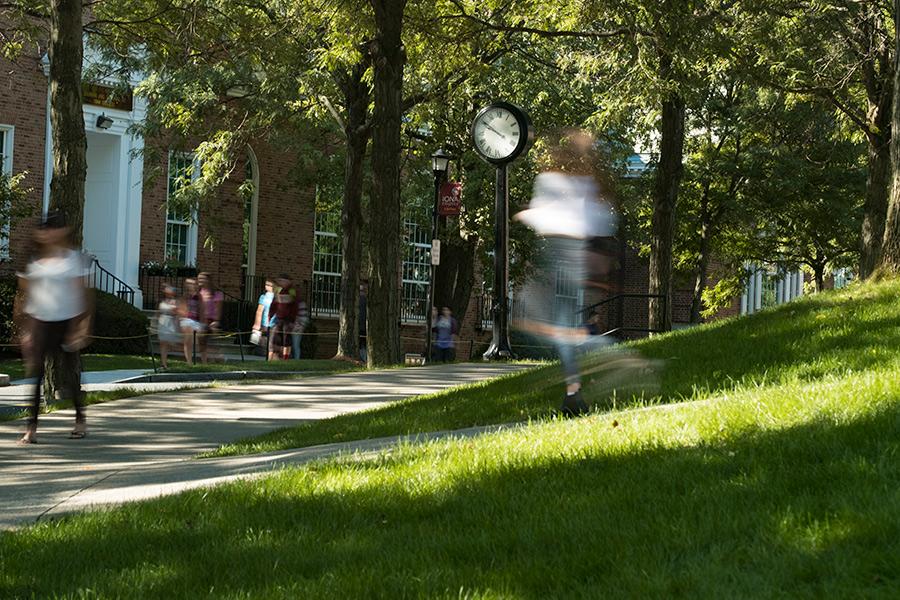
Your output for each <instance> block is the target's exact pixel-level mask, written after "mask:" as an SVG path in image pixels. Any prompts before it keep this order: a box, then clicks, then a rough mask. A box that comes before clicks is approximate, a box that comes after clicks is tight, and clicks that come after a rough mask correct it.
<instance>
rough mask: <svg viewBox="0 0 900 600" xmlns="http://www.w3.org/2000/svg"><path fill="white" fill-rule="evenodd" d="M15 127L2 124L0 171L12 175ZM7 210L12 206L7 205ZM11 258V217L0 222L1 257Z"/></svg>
mask: <svg viewBox="0 0 900 600" xmlns="http://www.w3.org/2000/svg"><path fill="white" fill-rule="evenodd" d="M13 131H14V130H13V127H12V125H0V173H2V174H3V175H5V176H6V177H12V161H13ZM5 208H6V209H7V211H8V210H9V208H10V207H5ZM7 258H9V219H8V218H7V219H4V220H3V223H2V224H0V259H7Z"/></svg>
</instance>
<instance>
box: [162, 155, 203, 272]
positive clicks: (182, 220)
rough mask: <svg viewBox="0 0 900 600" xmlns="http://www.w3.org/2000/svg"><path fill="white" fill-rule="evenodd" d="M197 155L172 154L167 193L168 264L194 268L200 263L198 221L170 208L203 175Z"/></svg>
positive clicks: (187, 213) (191, 215) (183, 211)
mask: <svg viewBox="0 0 900 600" xmlns="http://www.w3.org/2000/svg"><path fill="white" fill-rule="evenodd" d="M198 172H199V169H198V168H197V164H196V161H195V160H194V157H193V155H191V154H186V153H183V152H169V176H168V185H167V189H166V245H165V261H166V262H167V263H177V264H179V265H193V264H194V263H195V262H196V260H197V219H196V214H191V212H190V211H186V210H179V209H178V208H176V207H174V206H170V201H171V199H172V197H173V196H174V195H175V194H176V193H177V192H178V190H179V189H180V188H181V187H182V186H184V185H187V184H189V183H190V182H191V181H192V180H194V179H196V177H197V175H198V174H199V173H198Z"/></svg>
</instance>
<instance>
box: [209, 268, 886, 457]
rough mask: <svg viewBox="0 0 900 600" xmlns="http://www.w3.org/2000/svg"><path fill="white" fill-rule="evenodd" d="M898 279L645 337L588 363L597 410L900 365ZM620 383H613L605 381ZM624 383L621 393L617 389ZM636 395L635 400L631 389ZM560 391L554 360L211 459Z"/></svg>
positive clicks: (277, 435) (465, 416)
mask: <svg viewBox="0 0 900 600" xmlns="http://www.w3.org/2000/svg"><path fill="white" fill-rule="evenodd" d="M897 298H900V282H890V283H886V284H881V285H877V286H874V285H873V286H868V287H865V288H861V287H853V288H850V289H848V290H844V291H842V292H838V293H829V294H823V295H819V296H812V297H807V298H804V299H801V300H797V301H794V302H791V303H790V304H786V305H782V306H780V307H778V308H776V309H774V310H767V311H764V312H761V313H757V314H755V315H752V316H749V317H746V318H740V319H731V320H727V321H723V322H719V323H715V324H712V325H707V326H704V327H702V328H699V329H696V328H695V329H688V330H681V331H677V332H674V333H672V334H669V335H665V336H658V337H655V338H653V339H649V340H643V341H640V342H637V343H634V344H632V345H631V346H630V350H633V351H636V352H637V353H638V354H639V356H642V357H644V358H646V359H648V360H650V361H652V363H651V366H652V368H650V369H642V368H641V366H640V365H639V364H636V363H637V362H638V361H635V360H632V355H631V354H629V353H618V354H612V355H602V356H601V357H599V358H597V357H595V358H593V359H591V360H589V361H588V365H587V366H588V367H596V366H601V367H604V368H603V369H602V370H601V371H599V372H595V373H594V374H593V375H591V376H589V377H588V378H587V379H588V381H589V382H590V381H591V380H593V383H592V384H591V383H589V384H588V385H587V386H586V389H585V397H586V398H587V399H588V400H591V401H593V402H594V403H595V406H596V408H597V409H598V410H606V409H607V408H609V407H611V406H613V405H614V404H615V405H617V406H622V405H628V404H629V403H631V404H646V403H660V402H663V403H667V402H680V401H684V400H690V399H696V398H703V397H705V396H706V395H708V394H710V393H714V392H717V391H721V390H742V389H752V388H754V387H756V386H758V385H771V384H778V383H788V382H797V381H811V380H815V379H817V378H820V377H823V376H825V375H828V374H842V373H846V372H858V371H861V370H866V369H871V368H873V367H876V366H880V367H886V366H895V367H897V368H900V352H897V349H898V348H900V302H898V301H897ZM609 379H615V382H614V383H613V382H610V381H608V380H609ZM623 385H624V387H625V388H627V389H625V390H622V389H619V390H618V393H617V396H616V398H615V399H613V398H611V397H610V395H609V390H610V389H611V388H616V387H617V386H618V387H620V388H621V387H622V386H623ZM634 393H636V394H637V396H636V397H633V398H632V394H634ZM562 394H563V384H562V378H561V374H560V371H559V367H558V366H556V365H551V366H547V367H543V368H540V369H538V370H535V371H532V372H530V373H525V374H519V375H514V376H510V377H507V378H505V379H501V380H498V381H493V382H486V383H482V384H477V385H475V386H468V387H466V388H464V389H462V390H447V391H444V392H440V393H438V394H433V395H429V396H422V397H418V398H412V399H408V400H404V401H400V402H397V403H394V404H391V405H388V406H384V407H381V408H377V409H374V410H371V411H367V412H365V413H354V414H346V415H341V416H338V417H334V418H332V419H327V420H323V421H315V422H311V423H305V424H302V425H299V426H296V427H291V428H287V429H282V430H279V431H275V432H272V433H269V434H266V435H263V436H259V437H256V438H251V439H247V440H242V441H239V442H237V443H234V444H229V445H226V446H224V447H222V448H221V449H219V450H218V451H217V452H215V453H212V454H213V455H220V456H225V455H232V454H246V453H253V452H268V451H274V450H282V449H287V448H296V447H302V446H309V445H314V444H321V443H328V442H336V441H347V440H354V439H367V438H372V437H382V436H391V435H406V434H410V433H416V432H420V431H438V430H446V429H457V428H463V427H470V426H475V425H490V424H496V423H506V422H512V421H522V420H528V419H541V418H545V417H547V416H548V415H550V414H551V413H552V412H553V410H554V409H555V408H556V407H557V406H558V405H559V404H560V401H561V398H562Z"/></svg>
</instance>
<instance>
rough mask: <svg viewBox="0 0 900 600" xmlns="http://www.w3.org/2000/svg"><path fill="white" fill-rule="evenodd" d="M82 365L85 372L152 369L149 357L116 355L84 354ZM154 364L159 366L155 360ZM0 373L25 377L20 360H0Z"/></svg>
mask: <svg viewBox="0 0 900 600" xmlns="http://www.w3.org/2000/svg"><path fill="white" fill-rule="evenodd" d="M81 358H82V361H83V363H82V365H83V367H84V370H85V371H113V370H116V369H146V370H148V371H150V370H152V369H153V363H152V362H151V361H150V357H149V356H134V355H116V354H84V355H82V357H81ZM156 364H157V365H159V360H158V359H157V361H156ZM0 373H6V374H7V375H9V377H10V379H22V378H24V377H26V376H27V375H26V374H25V365H24V363H23V362H22V359H20V358H5V359H2V360H0Z"/></svg>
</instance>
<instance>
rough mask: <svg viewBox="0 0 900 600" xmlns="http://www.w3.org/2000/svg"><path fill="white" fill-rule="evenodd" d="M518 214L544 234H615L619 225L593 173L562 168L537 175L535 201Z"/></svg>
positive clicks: (579, 236) (561, 235)
mask: <svg viewBox="0 0 900 600" xmlns="http://www.w3.org/2000/svg"><path fill="white" fill-rule="evenodd" d="M515 218H516V219H517V220H519V221H522V222H523V223H525V224H526V225H528V226H529V227H531V228H532V229H534V230H535V231H536V232H538V233H539V234H541V235H544V236H560V237H569V238H577V239H586V238H591V237H603V236H610V235H613V234H614V233H615V225H616V217H615V215H614V214H613V212H612V209H611V208H610V206H609V205H608V204H606V203H605V202H603V201H601V200H599V198H598V194H597V184H596V183H595V182H594V179H593V178H592V177H585V176H580V175H569V174H566V173H560V172H558V171H548V172H544V173H541V174H539V175H538V176H537V177H536V178H535V180H534V195H533V197H532V199H531V204H529V205H528V208H527V209H526V210H523V211H522V212H520V213H518V214H517V215H516V216H515Z"/></svg>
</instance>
